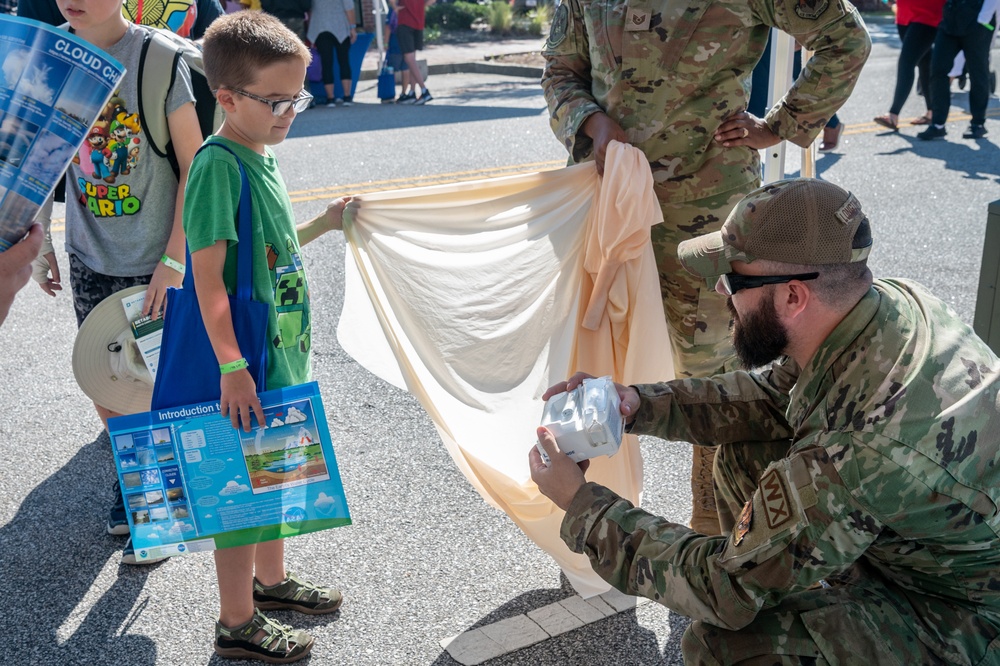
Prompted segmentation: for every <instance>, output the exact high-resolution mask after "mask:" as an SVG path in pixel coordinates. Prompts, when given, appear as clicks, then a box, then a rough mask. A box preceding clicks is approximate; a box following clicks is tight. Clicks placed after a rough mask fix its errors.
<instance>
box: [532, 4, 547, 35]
mask: <svg viewBox="0 0 1000 666" xmlns="http://www.w3.org/2000/svg"><path fill="white" fill-rule="evenodd" d="M551 21H552V6H551V5H538V7H537V8H535V9H534V10H532V11H530V12H528V34H530V35H534V36H538V35H542V34H544V33H545V31H546V30H547V29H548V27H549V23H550V22H551Z"/></svg>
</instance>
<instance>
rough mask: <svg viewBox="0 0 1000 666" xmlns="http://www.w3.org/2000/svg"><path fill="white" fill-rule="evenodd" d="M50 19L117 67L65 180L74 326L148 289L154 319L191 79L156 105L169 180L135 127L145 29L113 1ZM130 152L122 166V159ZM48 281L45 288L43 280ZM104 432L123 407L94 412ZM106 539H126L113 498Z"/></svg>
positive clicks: (186, 150)
mask: <svg viewBox="0 0 1000 666" xmlns="http://www.w3.org/2000/svg"><path fill="white" fill-rule="evenodd" d="M58 6H59V11H61V12H62V14H63V16H64V17H65V19H66V21H67V23H68V25H69V29H70V31H71V32H73V33H74V34H75V35H76V36H77V37H78V38H80V39H82V40H84V41H86V42H89V43H90V44H93V45H94V46H96V47H98V48H100V49H102V50H103V51H105V52H106V53H107V54H108V55H109V56H111V57H112V58H114V59H115V60H117V61H118V62H120V63H121V64H122V65H124V66H125V69H126V74H125V76H124V78H122V80H121V83H120V86H119V88H118V89H117V90H116V91H115V94H114V95H113V96H112V97H111V99H110V100H109V101H108V102H107V104H106V105H105V107H104V109H103V110H102V112H101V114H100V116H99V117H98V118H97V120H96V121H95V122H94V124H93V125H92V126H91V127H90V130H89V132H88V133H87V135H86V140H85V141H84V142H83V144H82V146H81V147H80V150H79V153H78V155H77V158H76V159H75V160H74V163H73V164H71V165H70V167H69V170H68V171H67V172H66V251H67V253H68V254H69V278H70V286H71V290H72V294H73V307H74V309H75V311H76V319H77V326H82V325H83V322H84V320H85V319H86V318H87V315H89V314H90V312H91V311H92V310H93V309H94V308H95V307H96V306H97V305H98V304H99V303H100V302H101V301H103V300H104V299H105V298H107V297H109V296H111V295H112V294H115V293H117V292H119V291H121V290H122V289H127V288H129V287H134V286H139V285H148V286H147V287H146V291H145V293H146V298H145V304H144V306H143V314H144V315H151V316H152V317H153V319H156V318H157V317H159V312H160V310H161V308H162V307H163V301H164V298H165V296H166V292H167V288H168V287H178V286H180V284H181V279H182V277H183V274H184V264H183V263H182V262H183V260H184V230H183V226H182V223H181V211H182V209H183V205H184V183H185V179H186V178H187V171H188V166H189V165H190V164H191V159H192V158H193V157H194V154H195V151H197V150H198V146H199V145H200V143H201V141H202V140H203V138H204V137H203V136H202V134H201V130H200V127H199V125H198V114H197V112H196V111H195V105H194V100H195V97H194V92H193V91H192V88H191V74H190V70H189V69H188V66H187V64H186V63H184V62H183V61H179V62H178V63H177V71H176V76H175V78H174V80H173V84H172V86H171V88H170V91H169V93H168V94H167V97H166V107H165V108H164V109H163V113H165V114H166V120H167V127H168V129H169V133H170V142H171V143H172V145H173V149H174V152H175V154H176V157H177V165H178V175H175V172H174V169H173V167H172V166H171V164H170V161H169V160H168V159H167V158H166V157H164V156H162V155H160V154H157V153H156V152H155V151H154V150H152V149H151V148H150V145H149V140H148V138H147V134H146V132H145V130H144V128H143V127H142V126H141V124H140V123H139V122H138V120H137V119H138V111H139V86H138V81H139V72H140V70H141V69H142V67H141V60H142V53H143V50H142V46H143V42H144V40H145V38H146V37H147V34H148V31H149V30H151V28H147V27H145V26H139V25H135V24H132V23H130V22H128V21H127V20H126V19H125V18H124V17H123V16H122V3H121V0H58ZM132 149H137V150H136V151H135V153H134V157H133V159H132V161H131V163H129V162H128V160H127V159H125V158H127V157H128V156H129V151H130V150H132ZM43 253H44V254H43V256H42V257H39V260H41V261H42V262H43V263H45V264H46V267H45V268H42V270H41V271H40V272H41V275H40V276H39V277H37V278H36V279H38V281H39V282H40V283H41V288H42V289H43V290H44V291H46V293H48V294H50V295H52V296H55V295H56V292H57V291H59V290H61V289H62V286H61V285H60V284H59V275H60V271H59V267H58V265H57V264H56V257H55V253H54V252H52V251H51V249H49V250H43ZM49 271H51V278H50V277H49V274H48V272H49ZM94 406H95V408H96V409H97V414H98V416H99V417H100V418H101V421H102V422H103V423H104V426H105V428H107V423H108V419H109V418H111V417H114V416H118V415H119V414H120V413H121V410H122V409H123V407H121V406H117V405H112V404H98V403H96V402H95V403H94ZM113 492H114V494H115V503H114V505H113V506H112V509H111V513H110V516H109V517H108V523H107V532H108V533H109V534H112V535H116V536H125V535H127V534H128V520H127V517H126V510H125V506H124V500H123V498H122V494H121V489H120V488H119V487H118V484H117V483H116V484H115V486H114V491H113ZM154 561H155V560H148V559H147V560H144V561H142V560H139V559H137V558H136V556H135V551H134V549H133V547H132V541H131V539H130V540H129V541H128V542H127V543H126V544H125V548H124V551H123V553H122V563H124V564H140V563H142V564H152V563H153V562H154Z"/></svg>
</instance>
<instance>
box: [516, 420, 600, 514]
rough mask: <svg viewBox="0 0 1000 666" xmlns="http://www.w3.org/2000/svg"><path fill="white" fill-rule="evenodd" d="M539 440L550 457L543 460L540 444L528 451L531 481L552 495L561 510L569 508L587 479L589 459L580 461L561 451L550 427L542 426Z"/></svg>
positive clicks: (547, 495) (542, 490)
mask: <svg viewBox="0 0 1000 666" xmlns="http://www.w3.org/2000/svg"><path fill="white" fill-rule="evenodd" d="M537 435H538V441H539V442H541V444H542V448H543V449H545V455H547V456H548V457H549V464H548V465H546V464H545V461H543V460H542V454H540V453H539V452H538V448H537V447H534V446H533V447H531V451H529V452H528V468H529V469H530V470H531V480H532V481H534V482H535V485H537V486H538V490H539V491H541V493H542V494H543V495H545V496H546V497H548V498H549V499H550V500H552V501H553V503H555V505H556V506H558V507H559V508H560V509H562V510H563V511H565V510H566V509H568V508H569V505H570V504H572V503H573V498H574V497H575V496H576V493H577V491H579V490H580V488H581V487H582V486H583V484H585V483H586V482H587V479H586V478H585V477H584V476H583V473H584V472H586V471H587V468H588V467H589V466H590V461H589V460H584V461H583V462H581V463H579V464H577V463H575V462H573V461H572V460H570V459H569V457H568V456H567V455H566V454H565V453H563V452H562V451H560V450H559V446H558V445H557V444H556V440H555V438H554V437H553V436H552V433H551V432H549V431H548V428H538V430H537Z"/></svg>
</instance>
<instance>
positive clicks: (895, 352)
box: [562, 280, 1000, 664]
mask: <svg viewBox="0 0 1000 666" xmlns="http://www.w3.org/2000/svg"><path fill="white" fill-rule="evenodd" d="M998 368H1000V362H998V359H997V357H996V355H994V354H993V352H992V351H990V349H989V348H988V347H987V346H986V344H985V343H984V342H983V341H982V340H980V339H979V338H978V337H977V336H976V335H975V334H974V333H973V332H972V330H971V329H970V328H969V327H968V326H966V325H964V324H963V323H961V322H960V321H958V320H957V319H956V317H955V315H954V313H952V312H951V311H950V310H949V309H948V308H947V306H946V305H945V304H944V303H942V302H941V301H939V300H938V299H936V298H934V297H933V296H931V295H930V294H929V293H927V292H926V291H924V290H923V288H921V287H919V286H918V285H914V284H912V283H907V282H903V281H896V280H878V281H876V282H875V284H874V286H873V288H872V289H871V290H870V291H869V293H868V294H867V295H866V296H865V297H864V298H863V299H862V300H861V301H860V303H859V304H858V305H857V306H856V307H855V308H854V309H853V310H852V311H851V312H850V313H849V314H848V316H847V317H846V318H845V319H844V320H843V321H842V322H841V323H840V325H839V326H838V327H837V328H836V329H835V330H834V331H833V332H832V333H831V334H830V336H828V338H827V340H826V341H825V342H824V343H823V345H822V346H821V347H820V349H819V350H818V351H817V353H816V354H815V355H814V357H813V358H812V359H811V360H810V362H809V364H808V365H807V367H805V368H803V369H802V370H801V372H799V371H798V369H797V368H796V367H795V364H794V363H793V362H791V361H789V360H784V361H781V362H776V363H775V364H773V365H772V367H771V368H770V369H768V370H767V371H764V372H761V373H747V372H732V373H727V374H725V375H719V376H716V377H714V378H711V379H684V380H674V381H671V382H666V383H663V384H655V385H644V386H640V387H639V390H640V395H641V396H642V402H641V405H640V408H639V410H638V412H637V417H636V422H635V426H634V427H633V430H632V432H640V433H646V434H652V435H656V436H658V437H662V438H664V439H667V440H685V441H690V442H694V443H695V444H721V445H722V446H720V447H719V454H718V459H717V461H716V470H715V480H716V485H717V488H718V494H717V498H718V500H719V504H720V519H721V520H722V521H723V523H724V525H723V527H724V530H728V531H729V534H728V536H722V537H704V536H701V535H698V534H696V533H694V532H692V531H691V530H689V529H687V528H685V527H683V526H681V525H677V524H674V523H670V522H667V521H665V520H662V519H660V518H657V517H655V516H652V515H650V514H648V513H646V512H644V511H642V510H639V509H635V508H633V507H632V505H631V504H629V503H628V502H626V501H624V500H621V499H620V498H618V497H617V496H615V495H614V494H613V493H611V492H609V491H608V490H607V489H605V488H602V487H600V486H596V485H594V484H588V485H587V486H585V487H584V489H582V490H581V491H580V492H579V493H578V494H577V496H576V498H575V499H574V502H573V505H572V506H571V507H570V509H569V511H568V512H567V514H566V518H565V520H564V521H563V525H562V537H563V540H564V541H565V542H566V543H567V544H568V545H569V546H570V548H572V549H574V550H575V551H576V552H582V553H586V554H587V555H588V556H589V557H590V559H591V564H592V566H593V567H594V569H595V570H596V571H597V572H598V573H599V574H600V575H601V576H602V577H604V578H605V579H606V580H608V581H609V582H610V583H612V584H613V585H615V586H616V587H617V588H618V589H620V590H622V591H624V592H626V593H629V594H637V595H643V596H648V597H650V598H653V599H656V600H657V601H659V602H661V603H663V604H665V605H667V606H669V607H670V608H672V609H674V610H676V611H677V612H680V613H684V614H686V615H689V616H690V617H692V618H694V619H695V620H696V622H695V623H694V624H693V625H692V628H691V630H690V635H688V636H686V637H685V641H684V646H685V651H686V656H687V657H688V658H690V659H691V660H692V661H696V660H697V659H702V658H704V660H705V661H704V663H714V662H716V661H717V662H720V663H734V662H737V661H739V658H746V656H747V655H749V654H754V655H764V654H796V655H804V656H805V655H809V656H812V657H813V658H817V657H819V656H822V657H823V658H824V659H826V661H825V662H823V663H827V662H829V663H866V660H867V663H878V664H883V663H900V664H910V663H955V664H959V663H960V664H980V663H981V664H986V663H991V664H992V663H1000V537H998V534H1000V509H998V507H1000V464H998V462H1000V410H998V406H1000V405H998V391H1000V379H998V374H997V370H998ZM776 442H778V443H776ZM723 507H725V510H724V511H723V510H722V509H723ZM737 521H739V526H738V527H737ZM820 581H824V584H825V585H828V586H830V587H820V588H817V589H811V588H813V586H815V585H816V584H817V583H819V582H820ZM847 637H850V641H849V643H850V646H849V649H850V650H851V652H850V655H849V656H848V657H847V660H846V661H844V658H845V657H844V654H843V653H842V651H843V650H845V649H848V648H847V647H845V640H844V639H845V638H847ZM705 655H710V658H709V657H707V656H705ZM740 655H742V657H741V656H740ZM698 663H703V662H701V661H699V662H698Z"/></svg>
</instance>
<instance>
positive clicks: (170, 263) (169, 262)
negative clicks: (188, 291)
mask: <svg viewBox="0 0 1000 666" xmlns="http://www.w3.org/2000/svg"><path fill="white" fill-rule="evenodd" d="M160 261H161V262H163V264H164V265H165V266H166V267H167V268H172V269H174V270H175V271H177V272H178V273H180V274H181V275H183V274H184V264H182V263H181V262H179V261H176V260H175V259H171V258H170V257H168V256H167V255H166V254H164V255H163V256H162V257H160Z"/></svg>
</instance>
